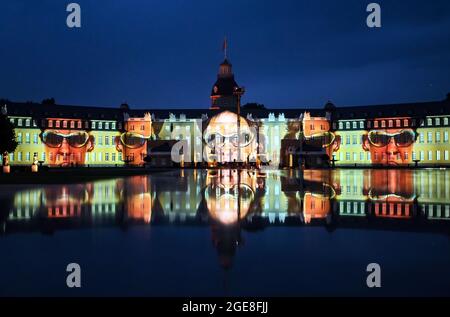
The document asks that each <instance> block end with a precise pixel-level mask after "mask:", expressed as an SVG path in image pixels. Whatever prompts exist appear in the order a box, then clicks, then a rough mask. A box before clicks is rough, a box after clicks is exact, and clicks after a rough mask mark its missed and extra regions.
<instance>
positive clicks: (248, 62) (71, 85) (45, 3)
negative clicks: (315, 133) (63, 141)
mask: <svg viewBox="0 0 450 317" xmlns="http://www.w3.org/2000/svg"><path fill="white" fill-rule="evenodd" d="M70 2H72V1H64V0H40V1H35V0H2V1H1V2H0V39H1V48H0V97H3V98H8V99H10V100H16V101H27V100H33V101H40V100H42V99H43V98H47V97H54V98H55V99H56V101H57V102H58V103H61V104H80V105H98V106H117V105H119V104H120V103H122V102H128V103H129V104H130V105H131V106H132V107H136V108H139V107H142V108H144V107H145V108H151V107H155V108H162V107H167V108H169V107H171V108H188V107H196V108H207V107H208V106H209V94H210V91H211V87H212V85H213V83H214V81H215V78H216V73H217V69H218V64H219V63H220V62H221V61H222V59H223V54H222V51H221V47H222V41H223V38H224V36H225V35H226V36H227V37H228V41H229V57H230V60H231V62H232V63H233V67H234V72H235V75H236V80H237V82H238V83H239V84H240V85H243V86H245V87H246V90H247V93H246V95H245V96H244V98H243V102H244V103H245V102H259V103H264V104H265V105H266V106H267V107H271V108H281V107H321V106H323V104H324V103H325V102H326V101H327V100H328V99H331V100H332V101H333V102H334V103H335V104H337V105H363V104H379V103H395V102H408V101H425V100H441V99H443V98H444V97H445V95H446V93H447V92H450V1H448V0H442V1H439V0H433V1H426V0H421V1H411V0H410V1H406V0H402V1H400V0H390V1H377V2H378V3H380V4H381V8H382V28H381V29H369V28H368V27H367V26H366V23H365V21H366V17H367V13H366V10H365V8H366V6H367V4H368V3H370V2H371V1H361V0H346V1H337V0H334V1H331V0H330V1H324V0H321V1H317V0H316V1H315V0H308V1H300V0H293V1H285V0H277V1H270V0H267V1H266V0H264V1H262V0H221V1H216V0H184V1H183V0H176V1H175V0H164V1H162V0H158V1H153V0H141V1H139V0H108V1H97V0H95V1H94V0H78V1H75V0H74V1H73V2H78V3H79V4H80V5H81V9H82V28H81V29H69V28H67V26H66V17H67V12H66V10H65V8H66V5H67V4H68V3H70Z"/></svg>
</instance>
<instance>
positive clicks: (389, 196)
mask: <svg viewBox="0 0 450 317" xmlns="http://www.w3.org/2000/svg"><path fill="white" fill-rule="evenodd" d="M370 180H371V181H370V184H368V186H369V188H368V189H367V192H368V197H369V199H370V200H372V201H382V202H396V203H401V202H412V201H413V200H414V199H415V197H416V196H415V192H414V175H413V171H411V170H371V171H370Z"/></svg>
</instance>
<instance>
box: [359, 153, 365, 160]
mask: <svg viewBox="0 0 450 317" xmlns="http://www.w3.org/2000/svg"><path fill="white" fill-rule="evenodd" d="M359 160H360V161H364V152H359Z"/></svg>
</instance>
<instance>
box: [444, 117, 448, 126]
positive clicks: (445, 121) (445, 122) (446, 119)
mask: <svg viewBox="0 0 450 317" xmlns="http://www.w3.org/2000/svg"><path fill="white" fill-rule="evenodd" d="M444 125H448V118H447V117H445V118H444Z"/></svg>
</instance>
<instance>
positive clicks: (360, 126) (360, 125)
mask: <svg viewBox="0 0 450 317" xmlns="http://www.w3.org/2000/svg"><path fill="white" fill-rule="evenodd" d="M359 128H360V129H364V121H359Z"/></svg>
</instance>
